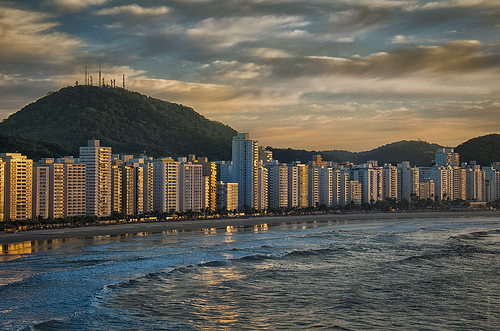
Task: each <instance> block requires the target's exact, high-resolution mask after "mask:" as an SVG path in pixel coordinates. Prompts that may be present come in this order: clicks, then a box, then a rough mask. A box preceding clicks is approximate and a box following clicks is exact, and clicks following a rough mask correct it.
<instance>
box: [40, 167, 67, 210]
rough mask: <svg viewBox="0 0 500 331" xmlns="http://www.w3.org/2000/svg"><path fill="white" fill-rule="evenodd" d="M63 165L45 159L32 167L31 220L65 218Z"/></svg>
mask: <svg viewBox="0 0 500 331" xmlns="http://www.w3.org/2000/svg"><path fill="white" fill-rule="evenodd" d="M64 192H65V173H64V165H63V164H61V163H56V162H54V159H51V158H46V159H41V160H40V161H38V162H35V163H34V165H33V215H32V217H33V218H36V217H42V218H51V219H55V218H62V217H65V216H66V215H65V208H64V207H65V194H64Z"/></svg>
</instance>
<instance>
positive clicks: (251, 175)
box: [232, 133, 259, 209]
mask: <svg viewBox="0 0 500 331" xmlns="http://www.w3.org/2000/svg"><path fill="white" fill-rule="evenodd" d="M232 160H233V178H234V182H236V183H238V191H239V193H238V195H239V201H238V206H239V208H240V209H245V207H250V208H255V209H259V208H258V201H257V200H258V190H257V188H258V185H259V183H258V171H259V170H258V164H259V162H258V161H259V143H258V142H257V141H254V140H250V139H249V134H248V133H238V135H237V136H235V137H233V141H232Z"/></svg>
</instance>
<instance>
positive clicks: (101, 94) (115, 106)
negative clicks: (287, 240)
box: [0, 85, 236, 160]
mask: <svg viewBox="0 0 500 331" xmlns="http://www.w3.org/2000/svg"><path fill="white" fill-rule="evenodd" d="M0 132H2V133H4V134H8V135H22V136H23V137H25V138H28V139H32V140H33V139H35V140H37V139H39V140H43V141H47V142H53V143H59V144H62V145H66V146H69V147H70V148H77V147H79V146H85V145H86V143H87V140H89V139H93V138H94V139H99V140H101V146H111V147H112V148H113V153H122V154H134V155H139V154H140V153H142V152H144V151H146V153H147V155H149V156H155V157H160V156H173V157H177V156H187V155H189V154H195V155H197V156H207V157H209V158H210V159H212V160H229V159H231V141H232V137H233V136H235V135H236V131H235V130H234V129H232V128H231V127H229V126H227V125H224V124H222V123H220V122H215V121H210V120H208V119H207V118H205V117H204V116H202V115H200V114H199V113H197V112H195V111H194V110H193V109H192V108H189V107H186V106H183V105H179V104H175V103H170V102H166V101H162V100H159V99H155V98H152V97H148V96H146V95H142V94H139V93H137V92H132V91H128V90H125V89H122V88H111V87H97V86H87V85H80V86H72V87H65V88H62V89H60V90H59V91H57V92H49V93H47V95H46V96H45V97H43V98H41V99H39V100H37V101H36V102H33V103H31V104H29V105H27V106H25V107H24V108H22V109H21V110H19V111H18V112H16V113H14V114H12V115H11V116H9V117H8V118H7V119H5V120H3V122H2V123H0Z"/></svg>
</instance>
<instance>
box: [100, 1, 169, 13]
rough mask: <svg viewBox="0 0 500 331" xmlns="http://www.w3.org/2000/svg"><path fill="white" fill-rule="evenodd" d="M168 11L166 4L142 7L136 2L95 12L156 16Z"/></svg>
mask: <svg viewBox="0 0 500 331" xmlns="http://www.w3.org/2000/svg"><path fill="white" fill-rule="evenodd" d="M169 12H170V9H169V8H168V7H166V6H160V7H154V8H144V7H140V6H138V5H136V4H133V5H128V6H119V7H113V8H104V9H101V10H99V11H97V12H96V14H97V15H121V14H131V15H133V16H156V15H165V14H168V13H169Z"/></svg>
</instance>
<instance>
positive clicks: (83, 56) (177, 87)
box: [0, 0, 500, 151]
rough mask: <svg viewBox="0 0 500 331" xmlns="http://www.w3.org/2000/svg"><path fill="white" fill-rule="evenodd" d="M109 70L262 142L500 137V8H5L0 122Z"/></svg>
mask: <svg viewBox="0 0 500 331" xmlns="http://www.w3.org/2000/svg"><path fill="white" fill-rule="evenodd" d="M99 64H100V65H101V72H102V77H103V78H104V79H105V81H106V82H109V80H111V79H115V80H116V85H117V86H122V77H123V75H125V80H126V88H128V89H130V90H134V91H137V92H140V93H143V94H146V95H149V96H152V97H155V98H159V99H162V100H166V101H170V102H175V103H180V104H183V105H186V106H190V107H192V108H194V109H195V110H196V111H197V112H198V113H200V114H202V115H204V116H205V117H207V118H209V119H211V120H216V121H220V122H222V123H224V124H227V125H229V126H231V127H232V128H234V129H235V130H237V131H239V132H249V133H250V137H251V139H254V140H258V141H259V143H260V145H263V146H273V147H281V148H288V147H290V148H295V149H306V150H333V149H338V150H349V151H364V150H370V149H372V148H376V147H378V146H382V145H385V144H388V143H392V142H396V141H400V140H418V139H421V140H424V141H428V142H432V143H438V144H441V145H444V146H450V147H454V146H457V145H458V144H460V143H462V142H464V141H466V140H468V139H470V138H473V137H477V136H481V135H485V134H489V133H500V130H499V127H500V1H498V0H443V1H420V0H408V1H397V0H394V1H392V0H171V1H162V0H141V1H128V0H38V1H32V0H23V1H11V2H9V1H1V0H0V118H6V117H8V116H9V114H11V113H13V112H15V111H17V110H19V109H21V108H22V107H23V106H25V105H26V104H28V103H30V102H34V101H35V100H37V99H39V98H41V97H43V96H44V95H46V93H47V92H48V91H55V90H58V89H60V88H62V87H64V86H68V85H74V84H75V82H76V81H78V82H79V83H80V84H83V83H84V82H85V66H87V71H88V73H89V75H92V77H93V83H94V85H97V79H98V78H97V77H98V67H99Z"/></svg>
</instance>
